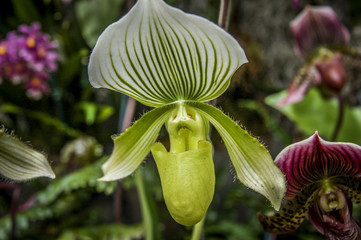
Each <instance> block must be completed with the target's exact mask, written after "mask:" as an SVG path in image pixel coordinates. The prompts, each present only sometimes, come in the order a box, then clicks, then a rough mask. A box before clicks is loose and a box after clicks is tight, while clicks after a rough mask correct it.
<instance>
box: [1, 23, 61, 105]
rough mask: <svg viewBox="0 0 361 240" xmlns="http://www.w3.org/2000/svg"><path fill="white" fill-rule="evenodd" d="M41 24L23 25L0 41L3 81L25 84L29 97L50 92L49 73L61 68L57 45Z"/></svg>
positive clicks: (37, 96)
mask: <svg viewBox="0 0 361 240" xmlns="http://www.w3.org/2000/svg"><path fill="white" fill-rule="evenodd" d="M40 28H41V27H40V24H39V23H33V24H32V25H31V26H26V25H21V26H19V28H18V30H17V31H12V32H9V33H8V34H7V36H6V38H5V39H3V40H1V41H0V80H2V79H7V80H9V81H11V82H12V83H14V84H20V83H21V84H23V86H24V87H25V88H26V90H27V95H28V97H30V98H32V99H40V98H41V97H42V96H43V94H48V93H49V86H48V82H49V79H50V74H51V73H52V72H55V71H56V70H57V68H58V65H57V61H58V60H59V54H58V53H57V52H56V50H57V48H58V45H57V43H56V42H52V41H50V37H49V35H48V34H45V33H42V32H41V31H40V30H41V29H40Z"/></svg>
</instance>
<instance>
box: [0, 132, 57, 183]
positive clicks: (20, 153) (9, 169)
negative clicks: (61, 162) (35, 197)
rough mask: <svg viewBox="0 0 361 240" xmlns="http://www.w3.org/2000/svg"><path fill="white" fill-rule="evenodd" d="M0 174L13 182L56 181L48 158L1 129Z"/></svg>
mask: <svg viewBox="0 0 361 240" xmlns="http://www.w3.org/2000/svg"><path fill="white" fill-rule="evenodd" d="M0 174H2V175H4V176H5V177H7V178H10V179H13V180H19V181H23V180H29V179H32V178H37V177H49V178H52V179H54V178H55V174H54V172H53V170H52V169H51V167H50V165H49V163H48V161H47V159H46V157H45V156H44V155H43V154H41V153H40V152H38V151H36V150H34V149H32V148H31V147H29V146H27V145H26V144H24V143H23V142H21V141H20V140H19V139H17V138H15V137H14V136H11V135H9V134H7V133H5V132H4V130H3V129H0Z"/></svg>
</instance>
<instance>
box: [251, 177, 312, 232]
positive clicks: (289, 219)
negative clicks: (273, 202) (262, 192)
mask: <svg viewBox="0 0 361 240" xmlns="http://www.w3.org/2000/svg"><path fill="white" fill-rule="evenodd" d="M317 187H318V186H316V185H315V184H314V185H311V186H309V187H307V188H306V189H303V190H302V192H300V193H299V194H297V195H296V196H295V197H294V198H293V199H292V200H287V201H286V204H285V205H284V206H283V207H282V209H281V210H280V211H279V212H277V213H276V214H275V215H273V216H265V215H262V214H261V213H257V217H258V220H259V221H260V223H261V224H262V227H263V229H264V230H265V231H266V232H269V233H277V234H280V233H291V232H294V231H295V230H296V229H297V228H298V227H299V225H300V224H301V223H302V222H303V220H304V219H305V217H306V216H307V212H308V211H309V209H310V208H312V206H313V202H314V200H315V198H316V196H317V192H315V190H316V189H317Z"/></svg>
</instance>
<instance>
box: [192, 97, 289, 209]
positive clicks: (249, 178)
mask: <svg viewBox="0 0 361 240" xmlns="http://www.w3.org/2000/svg"><path fill="white" fill-rule="evenodd" d="M187 104H188V105H189V106H191V107H193V108H194V109H196V110H197V112H199V113H200V114H202V115H203V117H204V118H206V119H207V120H209V121H210V122H211V123H212V125H213V126H214V127H215V128H216V129H217V131H218V133H219V134H220V135H221V137H222V139H223V141H224V143H225V145H226V147H227V150H228V153H229V155H230V158H231V161H232V163H233V166H234V168H235V170H236V173H237V177H238V179H239V180H240V181H241V182H242V183H243V184H244V185H246V186H247V187H249V188H251V189H253V190H255V191H256V192H258V193H260V194H262V195H264V196H265V197H266V198H268V199H269V200H270V202H271V204H272V206H273V207H274V208H275V209H279V207H280V205H281V201H282V198H283V195H284V192H285V191H286V189H285V179H284V176H283V174H282V173H281V171H280V170H279V169H278V168H277V167H276V165H275V164H274V162H273V160H272V157H271V156H270V154H269V152H268V151H267V150H266V148H265V147H264V146H263V145H262V144H261V143H260V142H258V140H257V139H255V138H253V137H251V136H250V135H249V134H248V133H247V131H245V130H243V129H242V128H241V127H240V126H239V125H238V124H237V123H235V122H234V121H233V120H232V119H230V118H229V117H227V116H226V115H225V114H224V113H223V112H222V111H220V110H218V109H217V108H215V107H213V106H211V105H209V104H205V103H201V102H187Z"/></svg>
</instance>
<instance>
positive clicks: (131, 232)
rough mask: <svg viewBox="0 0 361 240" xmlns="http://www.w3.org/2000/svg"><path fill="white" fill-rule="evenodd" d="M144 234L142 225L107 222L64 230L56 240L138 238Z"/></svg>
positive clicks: (128, 239)
mask: <svg viewBox="0 0 361 240" xmlns="http://www.w3.org/2000/svg"><path fill="white" fill-rule="evenodd" d="M143 235H144V229H143V226H142V225H124V224H119V223H115V224H107V225H98V226H87V227H81V228H76V229H70V230H66V231H65V232H64V233H62V234H61V235H60V237H59V238H57V240H88V239H99V240H106V239H122V240H131V239H140V238H141V237H142V236H143Z"/></svg>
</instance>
